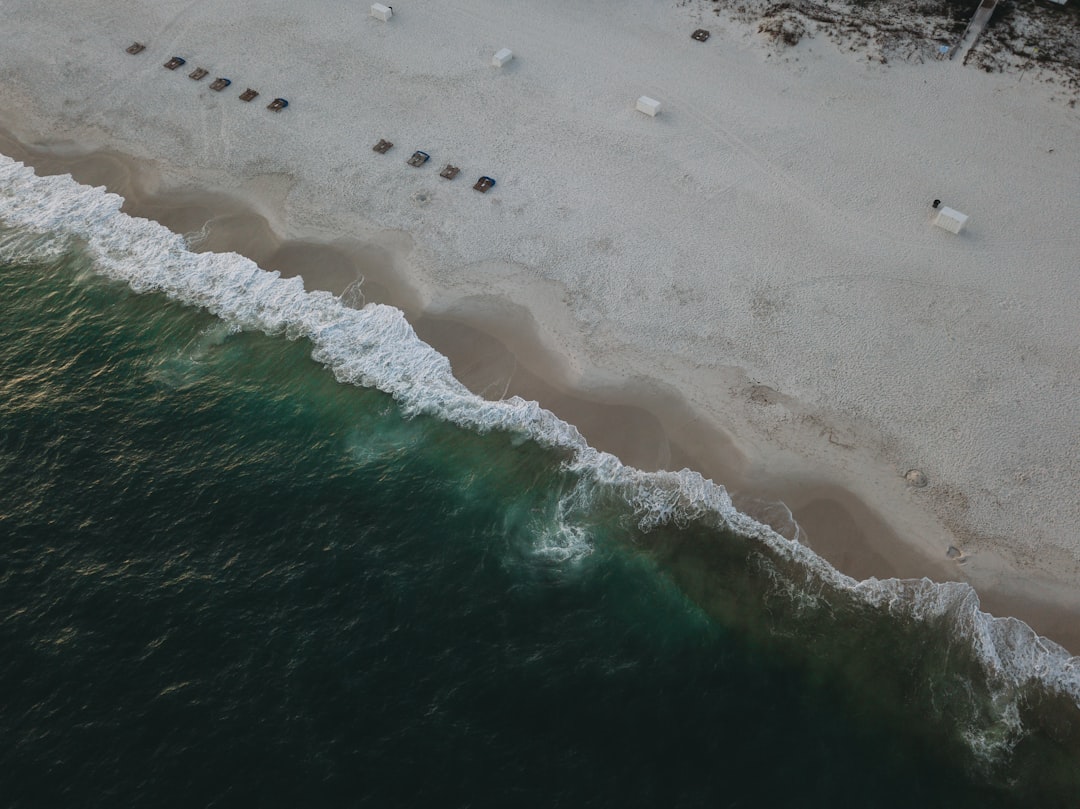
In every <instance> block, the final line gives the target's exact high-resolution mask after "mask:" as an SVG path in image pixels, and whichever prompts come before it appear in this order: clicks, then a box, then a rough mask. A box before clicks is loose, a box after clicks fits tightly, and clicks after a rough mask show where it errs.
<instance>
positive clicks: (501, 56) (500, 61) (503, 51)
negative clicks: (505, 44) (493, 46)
mask: <svg viewBox="0 0 1080 809" xmlns="http://www.w3.org/2000/svg"><path fill="white" fill-rule="evenodd" d="M513 58H514V52H513V51H512V50H510V49H509V48H500V49H499V50H497V51H496V52H495V55H494V56H492V57H491V66H492V67H502V66H503V65H505V64H506V63H507V62H509V61H510V60H511V59H513Z"/></svg>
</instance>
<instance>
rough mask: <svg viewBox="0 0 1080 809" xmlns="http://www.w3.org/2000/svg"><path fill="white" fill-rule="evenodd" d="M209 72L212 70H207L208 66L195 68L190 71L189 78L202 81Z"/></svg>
mask: <svg viewBox="0 0 1080 809" xmlns="http://www.w3.org/2000/svg"><path fill="white" fill-rule="evenodd" d="M209 72H210V71H209V70H207V69H206V68H204V67H197V68H195V69H194V70H193V71H191V72H190V73H188V78H189V79H195V81H202V80H203V79H204V78H206V75H207V74H208V73H209Z"/></svg>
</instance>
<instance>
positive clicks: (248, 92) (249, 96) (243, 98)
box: [240, 87, 259, 101]
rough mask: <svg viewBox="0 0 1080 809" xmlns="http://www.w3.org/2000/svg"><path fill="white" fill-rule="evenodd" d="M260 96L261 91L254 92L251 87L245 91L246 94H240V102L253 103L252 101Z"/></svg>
mask: <svg viewBox="0 0 1080 809" xmlns="http://www.w3.org/2000/svg"><path fill="white" fill-rule="evenodd" d="M258 95H259V91H258V90H252V89H251V88H250V87H249V88H247V89H246V90H244V92H242V93H241V94H240V100H241V101H251V100H253V99H254V98H256V97H257V96H258Z"/></svg>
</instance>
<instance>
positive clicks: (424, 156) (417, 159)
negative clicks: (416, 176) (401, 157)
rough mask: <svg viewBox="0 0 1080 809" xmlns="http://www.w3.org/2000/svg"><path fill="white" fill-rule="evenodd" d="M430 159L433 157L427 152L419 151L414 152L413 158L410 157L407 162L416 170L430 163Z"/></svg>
mask: <svg viewBox="0 0 1080 809" xmlns="http://www.w3.org/2000/svg"><path fill="white" fill-rule="evenodd" d="M430 157H431V155H429V154H428V153H427V152H421V151H420V150H419V149H418V150H417V151H415V152H413V153H412V157H410V158H409V159H408V160H406V161H405V162H406V163H408V164H409V165H410V166H413V167H415V168H420V167H421V166H422V165H424V164H425V163H426V162H428V159H429V158H430Z"/></svg>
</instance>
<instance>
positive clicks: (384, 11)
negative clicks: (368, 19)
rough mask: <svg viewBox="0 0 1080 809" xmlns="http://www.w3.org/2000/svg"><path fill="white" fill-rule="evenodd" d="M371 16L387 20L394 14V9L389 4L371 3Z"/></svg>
mask: <svg viewBox="0 0 1080 809" xmlns="http://www.w3.org/2000/svg"><path fill="white" fill-rule="evenodd" d="M371 16H372V17H374V18H375V19H377V20H382V21H383V22H389V21H390V18H391V17H393V16H394V10H393V9H392V8H390V6H384V5H383V4H382V3H372V4H371Z"/></svg>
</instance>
